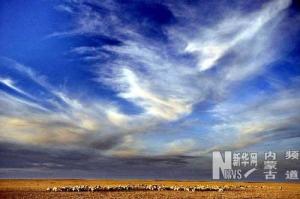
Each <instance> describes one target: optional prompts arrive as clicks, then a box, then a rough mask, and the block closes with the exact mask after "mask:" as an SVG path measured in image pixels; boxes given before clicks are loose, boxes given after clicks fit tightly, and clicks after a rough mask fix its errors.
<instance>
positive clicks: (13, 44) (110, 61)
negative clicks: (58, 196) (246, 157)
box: [0, 0, 300, 179]
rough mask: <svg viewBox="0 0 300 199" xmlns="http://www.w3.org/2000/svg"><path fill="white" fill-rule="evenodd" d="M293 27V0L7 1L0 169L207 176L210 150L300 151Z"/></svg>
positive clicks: (0, 30)
mask: <svg viewBox="0 0 300 199" xmlns="http://www.w3.org/2000/svg"><path fill="white" fill-rule="evenodd" d="M299 24H300V15H299V2H297V1H290V0H270V1H265V0H263V1H262V0H244V1H239V0H234V1H225V0H221V1H220V0H212V1H197V0H194V1H190V0H186V1H156V0H151V1H150V0H147V1H137V0H131V1H129V0H128V1H127V0H104V1H97V0H60V1H58V0H41V1H39V0H26V1H24V0H10V1H1V3H0V44H1V45H0V127H1V128H0V157H1V159H0V177H1V178H155V179H209V178H211V152H212V151H215V150H222V151H223V150H233V151H257V152H264V151H268V150H273V151H278V152H282V151H285V150H288V149H298V150H299V149H300V147H299V146H300V145H299V144H300V111H299V110H300V68H299V61H300V56H299V52H300V48H299V46H300V45H299V44H300V37H299V33H300V31H299V28H300V26H299ZM283 167H285V166H283ZM283 167H282V168H283Z"/></svg>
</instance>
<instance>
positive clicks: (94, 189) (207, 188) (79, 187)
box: [47, 184, 249, 192]
mask: <svg viewBox="0 0 300 199" xmlns="http://www.w3.org/2000/svg"><path fill="white" fill-rule="evenodd" d="M246 188H249V187H247V186H229V185H225V186H206V185H204V186H203V185H197V186H164V185H144V184H142V185H117V186H99V185H97V186H87V185H77V186H62V187H52V188H51V187H48V188H47V191H51V192H88V191H89V192H99V191H191V192H195V191H218V192H223V191H234V190H245V189H246Z"/></svg>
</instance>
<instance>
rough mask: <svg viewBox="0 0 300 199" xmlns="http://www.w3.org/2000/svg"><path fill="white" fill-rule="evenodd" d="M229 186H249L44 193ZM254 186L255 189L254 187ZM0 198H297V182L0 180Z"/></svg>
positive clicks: (299, 187)
mask: <svg viewBox="0 0 300 199" xmlns="http://www.w3.org/2000/svg"><path fill="white" fill-rule="evenodd" d="M129 184H134V185H138V184H159V185H170V186H171V185H183V186H193V185H218V186H222V185H233V186H239V185H242V186H250V187H251V188H249V189H246V190H243V191H226V192H215V191H205V192H176V191H156V192H152V191H130V192H94V193H92V192H80V193H74V192H46V191H45V190H46V188H47V187H54V186H74V185H89V186H96V185H100V186H101V185H102V186H104V185H129ZM256 187H257V188H256ZM0 198H1V199H4V198H120V199H121V198H126V199H129V198H142V199H150V198H172V199H173V198H175V199H176V198H178V199H179V198H191V199H192V198H268V199H269V198H272V199H273V198H288V199H299V198H300V184H299V183H245V182H199V181H198V182H197V181H154V180H54V179H51V180H0Z"/></svg>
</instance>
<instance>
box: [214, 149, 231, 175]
mask: <svg viewBox="0 0 300 199" xmlns="http://www.w3.org/2000/svg"><path fill="white" fill-rule="evenodd" d="M231 157H232V156H231V151H225V156H224V159H225V160H223V158H222V155H221V152H220V151H213V179H214V180H219V179H220V169H221V171H222V175H223V178H224V176H225V171H224V170H225V169H232V167H231V160H232V159H231Z"/></svg>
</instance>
